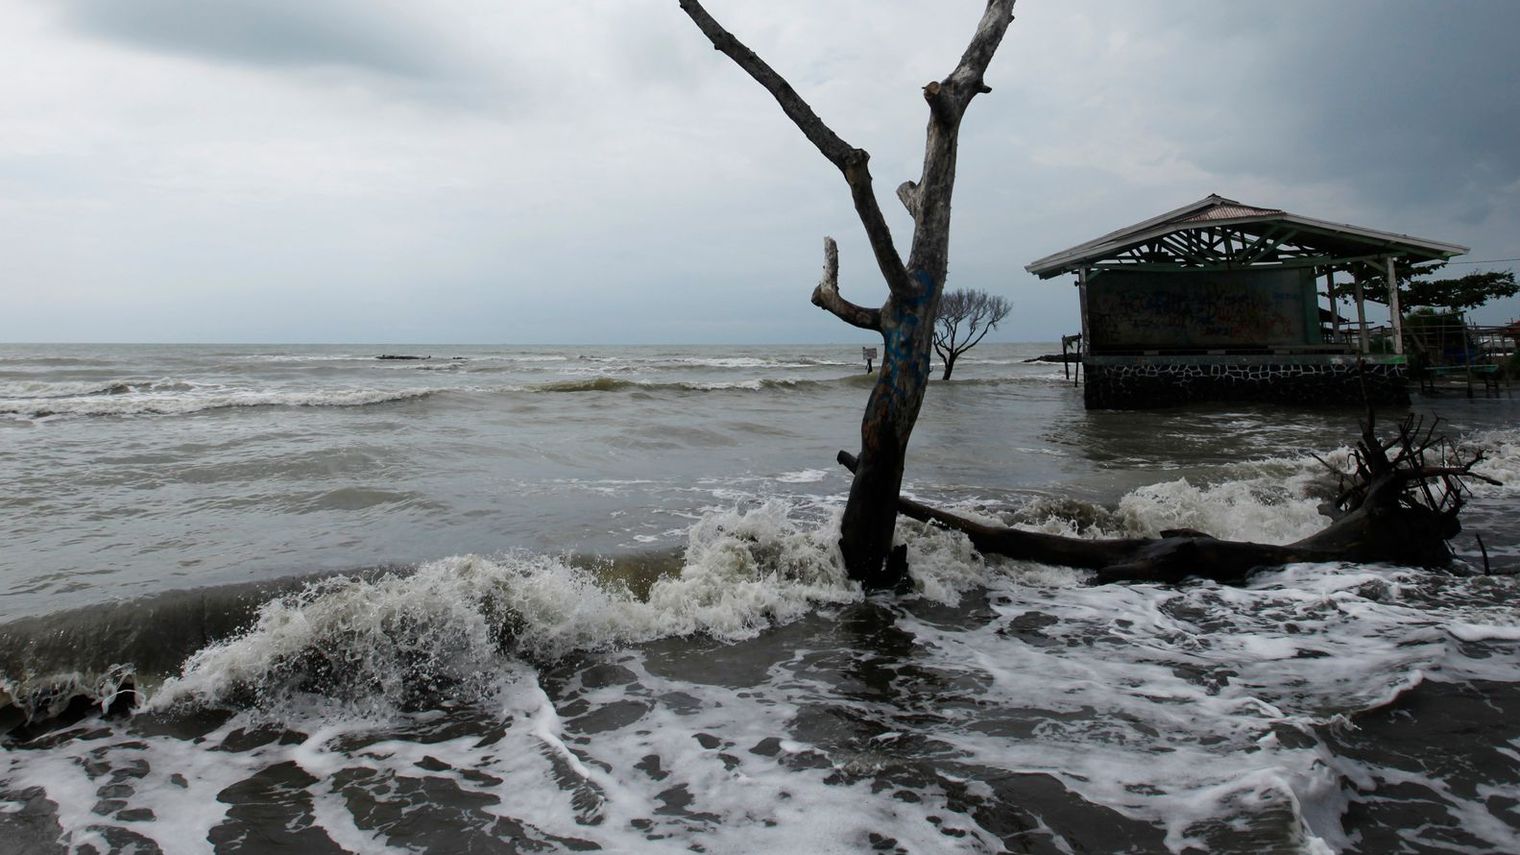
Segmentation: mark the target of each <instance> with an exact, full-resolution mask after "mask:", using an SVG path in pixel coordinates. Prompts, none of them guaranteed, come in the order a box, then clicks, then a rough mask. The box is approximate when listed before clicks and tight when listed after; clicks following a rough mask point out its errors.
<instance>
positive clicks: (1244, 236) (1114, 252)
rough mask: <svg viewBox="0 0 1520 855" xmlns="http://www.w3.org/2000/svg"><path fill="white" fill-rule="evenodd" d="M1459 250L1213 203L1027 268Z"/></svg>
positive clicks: (1292, 263)
mask: <svg viewBox="0 0 1520 855" xmlns="http://www.w3.org/2000/svg"><path fill="white" fill-rule="evenodd" d="M1467 249H1468V248H1467V247H1465V246H1461V245H1459V244H1454V243H1446V242H1443V241H1436V240H1429V239H1427V238H1418V237H1414V236H1412V235H1405V234H1398V233H1395V232H1385V231H1379V230H1377V229H1369V228H1366V227H1364V226H1353V225H1348V224H1345V223H1334V222H1330V221H1328V220H1318V219H1314V218H1312V217H1304V216H1300V215H1298V214H1290V213H1288V212H1287V211H1284V210H1282V209H1280V208H1263V207H1258V206H1255V205H1247V204H1244V203H1242V202H1237V201H1235V200H1234V199H1226V198H1225V197H1223V196H1219V195H1212V194H1211V195H1209V196H1206V197H1204V198H1202V199H1200V200H1198V201H1197V202H1194V203H1192V204H1191V205H1184V206H1182V207H1181V208H1178V209H1176V210H1174V211H1168V212H1166V213H1164V214H1161V215H1160V216H1157V217H1152V218H1151V219H1149V220H1145V221H1143V222H1139V223H1136V224H1134V225H1132V226H1128V227H1126V228H1122V229H1119V230H1118V231H1114V232H1109V233H1108V234H1106V235H1103V236H1102V237H1099V238H1094V239H1093V240H1090V241H1088V242H1086V243H1082V244H1078V245H1077V246H1074V247H1072V248H1070V249H1067V250H1063V251H1061V252H1058V253H1056V254H1054V255H1048V256H1046V257H1044V258H1041V259H1039V260H1038V261H1034V262H1031V263H1030V264H1029V265H1027V266H1026V267H1025V269H1026V270H1028V271H1029V272H1030V273H1033V274H1035V275H1036V276H1038V277H1040V278H1041V279H1049V278H1051V277H1054V276H1059V275H1061V274H1063V273H1071V272H1075V271H1077V270H1080V269H1082V268H1089V269H1098V270H1165V271H1181V270H1239V269H1245V268H1252V267H1321V268H1325V267H1335V268H1343V267H1346V266H1350V265H1352V264H1355V263H1358V262H1369V263H1370V262H1373V261H1380V260H1381V259H1385V258H1387V257H1389V256H1392V257H1395V258H1402V259H1404V260H1405V261H1406V262H1407V263H1415V264H1418V263H1421V262H1426V261H1437V260H1445V259H1448V258H1452V257H1453V256H1457V255H1462V254H1463V253H1465V252H1467Z"/></svg>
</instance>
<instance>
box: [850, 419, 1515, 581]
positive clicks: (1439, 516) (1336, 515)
mask: <svg viewBox="0 0 1520 855" xmlns="http://www.w3.org/2000/svg"><path fill="white" fill-rule="evenodd" d="M1439 423H1440V419H1435V420H1433V421H1432V423H1431V424H1430V426H1429V428H1428V429H1427V428H1425V426H1424V423H1423V419H1421V420H1416V419H1415V418H1414V417H1413V416H1410V417H1408V418H1405V419H1404V420H1403V421H1401V422H1400V423H1399V426H1398V432H1397V434H1396V435H1395V436H1393V437H1391V438H1387V439H1381V438H1379V437H1378V436H1377V434H1376V431H1375V427H1374V420H1373V417H1372V415H1371V414H1370V413H1369V414H1368V418H1367V420H1366V421H1364V422H1363V423H1362V437H1361V440H1360V441H1359V442H1358V443H1357V446H1356V449H1355V450H1354V451H1353V452H1352V455H1351V460H1352V464H1353V471H1351V472H1343V471H1342V470H1340V469H1338V468H1336V467H1333V466H1330V464H1328V463H1327V464H1325V465H1326V466H1327V467H1329V468H1330V469H1331V471H1332V472H1334V473H1335V474H1336V475H1337V476H1339V477H1340V479H1341V483H1340V488H1339V492H1338V494H1337V495H1336V497H1335V498H1334V499H1333V500H1332V501H1329V502H1326V503H1325V504H1324V505H1322V506H1321V507H1320V510H1321V512H1323V513H1325V514H1326V515H1327V516H1328V517H1329V518H1330V519H1331V522H1330V524H1329V525H1328V526H1326V527H1325V528H1324V529H1322V530H1321V531H1319V532H1317V533H1315V534H1313V535H1311V536H1309V537H1306V538H1304V539H1303V540H1300V541H1297V542H1296V543H1290V544H1287V545H1283V546H1278V545H1273V544H1267V543H1250V542H1245V541H1233V540H1219V539H1217V538H1214V537H1211V536H1209V535H1208V534H1205V533H1204V532H1200V531H1194V530H1192V529H1174V530H1169V531H1163V532H1161V537H1159V538H1118V539H1107V540H1088V539H1083V538H1076V537H1062V536H1060V535H1054V534H1045V533H1042V532H1033V531H1024V530H1021V529H1016V528H1010V527H1006V526H996V525H988V524H986V523H981V522H977V521H975V520H971V519H967V518H965V517H962V516H960V515H957V514H953V513H950V512H949V511H945V510H941V509H938V508H933V507H930V506H929V505H925V504H923V503H921V502H916V501H914V500H912V499H908V498H903V497H899V498H898V500H897V505H898V509H899V510H900V511H901V512H902V513H903V514H904V515H906V516H908V517H911V518H912V519H916V520H919V521H921V522H928V523H934V524H937V525H941V526H944V527H946V528H950V529H954V530H956V531H960V532H963V533H964V534H966V536H967V537H969V538H970V539H971V544H972V546H974V547H975V548H976V549H977V551H979V552H981V553H983V554H990V555H1001V556H1005V557H1008V558H1014V559H1019V560H1025V561H1038V562H1041V563H1044V564H1056V565H1062V566H1067V567H1081V568H1085V569H1089V570H1095V571H1097V577H1096V579H1095V580H1094V581H1095V582H1097V583H1099V584H1102V583H1108V582H1136V581H1138V582H1180V581H1182V580H1183V579H1187V578H1189V577H1199V578H1206V579H1213V580H1215V581H1218V582H1224V583H1238V582H1241V581H1244V580H1245V579H1246V577H1247V576H1249V575H1250V574H1251V572H1252V571H1253V570H1257V569H1262V568H1270V567H1280V566H1282V565H1284V564H1292V563H1295V562H1299V561H1355V562H1361V563H1366V562H1387V563H1393V564H1401V565H1406V566H1418V567H1444V566H1447V565H1449V564H1450V563H1451V560H1452V557H1453V556H1452V553H1451V548H1450V547H1449V546H1448V545H1447V541H1448V540H1449V539H1450V538H1452V537H1453V536H1454V535H1456V533H1457V532H1458V531H1460V530H1461V525H1460V523H1459V522H1458V520H1457V515H1458V513H1459V512H1460V510H1461V508H1462V505H1463V502H1464V498H1465V496H1466V495H1467V487H1466V485H1465V484H1464V483H1463V480H1464V479H1467V478H1474V479H1477V480H1481V481H1485V482H1488V483H1497V482H1495V481H1493V479H1491V478H1487V477H1485V476H1482V475H1479V474H1477V473H1474V472H1473V471H1472V467H1473V466H1474V465H1475V464H1477V463H1478V462H1479V461H1480V460H1482V459H1483V456H1482V453H1481V452H1475V453H1473V454H1472V456H1471V457H1470V458H1468V459H1464V458H1463V457H1462V456H1461V455H1460V454H1459V452H1458V451H1457V449H1456V447H1455V446H1454V445H1453V444H1452V443H1451V442H1450V441H1448V440H1447V439H1446V438H1445V437H1436V436H1435V429H1436V427H1437V425H1438V424H1439ZM838 459H839V462H840V463H841V464H842V465H844V467H845V468H847V469H850V470H851V471H853V470H854V468H855V458H854V456H853V455H851V454H849V453H848V452H844V451H841V452H839V458H838Z"/></svg>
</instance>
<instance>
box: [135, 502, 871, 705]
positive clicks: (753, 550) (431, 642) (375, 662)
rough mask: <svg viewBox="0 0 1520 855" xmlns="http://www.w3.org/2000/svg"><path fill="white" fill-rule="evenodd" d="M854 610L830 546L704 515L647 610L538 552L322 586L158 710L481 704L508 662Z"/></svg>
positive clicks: (642, 600) (746, 632)
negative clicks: (293, 701) (315, 701)
mask: <svg viewBox="0 0 1520 855" xmlns="http://www.w3.org/2000/svg"><path fill="white" fill-rule="evenodd" d="M859 597H860V592H859V589H858V587H856V586H854V585H852V584H850V583H849V582H848V580H847V579H846V577H845V574H844V570H843V565H842V562H841V560H840V558H839V555H838V549H837V547H836V546H835V545H834V541H833V537H832V536H831V535H830V534H828V533H826V532H825V531H824V530H823V529H815V528H810V527H807V526H799V525H798V524H797V523H795V522H793V521H791V520H789V519H788V518H787V516H786V513H785V510H784V507H783V506H781V505H779V504H768V505H764V506H761V507H759V508H757V509H754V510H751V511H747V512H741V511H733V512H727V513H718V514H709V515H708V516H705V517H704V518H703V519H702V520H700V521H699V522H698V523H697V524H696V525H695V526H693V527H692V529H691V530H690V532H689V535H688V543H687V546H686V551H685V557H684V559H683V562H682V564H681V566H680V569H679V571H678V572H676V573H674V574H671V575H662V576H660V577H659V578H656V579H655V580H653V582H652V583H650V584H648V590H647V593H646V594H645V595H644V596H639V595H638V594H637V593H636V592H635V591H634V590H633V588H631V587H630V586H629V585H628V584H627V581H626V580H624V579H621V578H618V577H617V575H616V574H615V573H609V572H607V571H606V569H605V568H603V570H602V572H598V570H597V568H595V567H592V568H587V567H585V566H582V565H581V564H578V563H576V562H573V561H571V560H569V559H568V558H566V557H563V556H550V555H542V554H531V553H522V554H508V555H500V556H494V557H483V556H475V555H470V556H461V557H454V558H448V559H443V560H440V561H433V562H429V563H426V564H423V565H421V566H420V567H418V568H416V570H415V571H413V572H409V573H387V574H383V575H381V576H379V577H374V578H370V577H347V576H340V577H334V578H330V579H324V580H321V581H319V582H315V583H313V584H311V585H308V586H307V587H305V588H303V589H302V590H300V591H298V592H295V593H293V594H289V595H286V596H283V597H279V598H276V599H274V600H271V601H270V602H269V603H267V604H265V605H264V606H263V607H262V608H261V609H260V610H259V613H258V615H257V617H256V619H255V621H254V623H253V625H252V627H251V628H250V629H249V630H248V631H247V632H245V633H243V634H241V635H239V636H237V637H235V638H232V639H228V640H225V641H222V642H219V643H216V644H212V645H210V646H208V647H205V648H203V649H201V650H199V651H198V652H196V653H195V654H194V655H192V656H191V657H190V658H189V659H188V660H187V661H186V663H185V665H184V667H183V668H182V670H181V672H180V674H179V675H178V676H175V677H171V678H170V679H168V680H166V681H165V682H164V684H163V685H162V687H161V688H160V689H159V690H158V691H157V692H156V693H154V695H153V698H152V701H151V703H152V705H153V706H154V707H155V708H165V707H172V706H176V705H182V704H187V703H189V704H196V705H217V704H225V703H229V702H231V703H234V704H238V703H250V702H251V703H253V704H255V705H258V706H263V707H271V706H278V705H279V704H280V703H283V702H284V701H286V700H288V699H290V698H291V697H293V696H295V695H299V694H304V693H311V692H319V693H321V694H324V695H328V696H332V697H338V698H355V699H361V700H362V701H363V702H364V703H367V704H396V705H399V706H408V705H416V704H422V703H436V702H438V701H439V700H440V697H448V696H454V697H460V696H463V697H466V698H476V697H479V696H480V695H481V693H483V692H486V691H487V690H488V689H489V687H490V685H491V684H492V681H491V679H490V676H489V675H491V674H492V673H494V672H496V671H497V670H498V668H499V666H500V664H501V662H502V661H503V657H504V656H506V657H515V658H523V657H526V658H529V659H537V660H542V659H553V658H555V657H559V656H563V655H565V654H567V653H569V652H571V651H577V650H591V649H600V648H605V647H609V646H614V645H623V644H629V643H635V642H641V641H649V640H653V639H657V638H665V637H670V636H687V635H694V634H702V635H707V636H710V637H713V638H718V639H721V640H727V641H734V640H740V639H745V638H750V637H753V636H754V635H755V634H757V633H758V632H760V631H761V630H763V629H765V628H766V627H769V626H773V625H776V624H781V623H787V622H789V621H792V620H795V619H796V618H798V617H800V616H801V615H803V614H806V613H807V612H808V611H810V610H811V609H812V608H814V607H815V606H816V605H817V604H819V603H829V602H832V603H844V602H852V601H854V600H857V599H859Z"/></svg>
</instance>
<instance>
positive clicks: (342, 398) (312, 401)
mask: <svg viewBox="0 0 1520 855" xmlns="http://www.w3.org/2000/svg"><path fill="white" fill-rule="evenodd" d="M437 391H438V390H437V389H422V388H413V389H326V390H299V391H298V390H289V391H281V390H273V389H237V388H232V387H225V386H216V387H211V386H202V387H191V388H188V389H182V390H174V391H166V390H159V389H152V390H147V391H137V390H135V389H128V390H126V391H123V392H121V393H119V394H101V393H96V394H87V395H73V396H65V397H49V398H43V399H39V398H0V414H9V415H20V416H25V417H30V418H42V417H47V416H64V415H67V416H133V415H183V414H186V413H196V412H202V411H205V410H217V409H226V408H232V407H360V406H366V405H368V404H379V403H385V402H389V401H405V400H410V399H415V398H423V397H426V396H428V395H431V394H433V393H434V392H437Z"/></svg>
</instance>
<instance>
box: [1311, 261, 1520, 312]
mask: <svg viewBox="0 0 1520 855" xmlns="http://www.w3.org/2000/svg"><path fill="white" fill-rule="evenodd" d="M1444 266H1445V264H1436V265H1434V266H1430V267H1423V268H1418V269H1415V268H1405V269H1401V270H1399V271H1397V275H1398V278H1399V305H1400V306H1402V307H1404V308H1406V309H1407V308H1413V307H1415V306H1428V307H1430V308H1433V309H1445V310H1447V311H1452V312H1462V311H1466V310H1468V309H1476V308H1478V307H1479V306H1482V305H1483V304H1485V303H1487V302H1489V301H1490V300H1498V299H1501V298H1503V297H1513V296H1515V295H1516V294H1520V284H1517V283H1516V282H1515V274H1514V272H1513V271H1510V270H1482V271H1477V272H1474V273H1468V274H1466V275H1464V276H1452V277H1447V278H1445V279H1432V278H1429V277H1430V275H1431V274H1433V273H1435V272H1436V271H1437V270H1439V269H1440V268H1442V267H1444ZM1371 283H1376V284H1375V285H1373V284H1371ZM1362 284H1363V287H1362V292H1363V294H1364V295H1365V298H1366V299H1367V300H1368V301H1369V302H1374V303H1382V304H1385V305H1386V304H1387V303H1388V289H1387V288H1386V287H1385V286H1384V285H1383V279H1382V277H1381V276H1380V275H1375V276H1371V277H1370V278H1363V279H1362ZM1335 295H1336V297H1338V298H1354V297H1355V295H1356V285H1355V280H1352V281H1347V282H1337V283H1336V286H1335Z"/></svg>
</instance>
